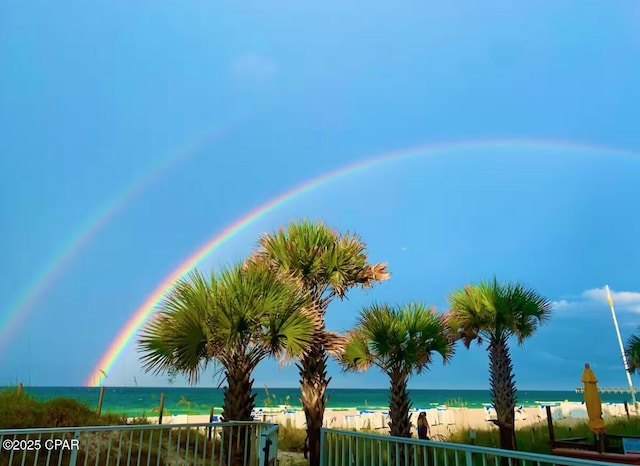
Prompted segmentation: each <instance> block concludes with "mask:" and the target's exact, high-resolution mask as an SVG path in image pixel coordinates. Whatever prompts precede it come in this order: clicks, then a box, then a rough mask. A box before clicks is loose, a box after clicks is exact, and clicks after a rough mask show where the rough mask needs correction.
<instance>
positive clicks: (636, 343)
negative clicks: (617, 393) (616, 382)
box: [624, 327, 640, 374]
mask: <svg viewBox="0 0 640 466" xmlns="http://www.w3.org/2000/svg"><path fill="white" fill-rule="evenodd" d="M637 332H638V333H637V334H633V335H631V337H629V339H628V340H627V344H626V345H625V347H624V351H625V353H627V365H628V366H629V372H630V373H631V374H633V373H634V372H637V371H640V327H638V330H637Z"/></svg>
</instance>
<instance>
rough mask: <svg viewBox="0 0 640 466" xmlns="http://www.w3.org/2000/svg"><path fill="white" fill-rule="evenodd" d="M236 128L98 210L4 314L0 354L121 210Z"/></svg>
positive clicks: (182, 154) (215, 134)
mask: <svg viewBox="0 0 640 466" xmlns="http://www.w3.org/2000/svg"><path fill="white" fill-rule="evenodd" d="M238 121H240V120H238ZM237 126H238V123H237V122H234V123H231V124H227V125H225V126H223V127H221V128H216V129H215V130H213V131H211V130H209V131H207V132H206V133H204V135H203V136H201V137H198V138H197V139H195V140H191V141H190V142H189V143H187V144H186V145H185V146H184V147H183V148H182V149H180V150H178V151H176V152H174V153H172V154H171V155H170V156H169V157H168V158H166V159H165V160H164V161H163V162H162V163H160V164H158V165H156V166H155V167H153V168H152V169H151V170H150V171H149V172H147V174H146V175H144V176H142V177H140V178H138V179H136V180H135V181H134V182H133V183H131V184H130V185H129V186H128V187H127V188H126V189H125V190H124V191H122V192H121V193H120V194H119V195H118V196H117V197H115V198H114V199H112V200H111V201H110V202H108V203H106V204H105V205H104V206H102V207H101V208H100V209H98V210H97V211H96V213H95V214H94V215H92V216H91V217H90V218H89V219H88V220H87V221H86V222H85V223H84V225H83V226H82V227H81V228H80V229H79V230H78V232H77V233H76V234H75V235H73V236H72V237H71V240H70V241H68V242H67V243H66V244H65V245H64V246H62V247H61V248H60V249H59V250H58V251H57V252H56V253H55V254H54V255H53V256H52V258H51V259H50V260H49V261H48V262H47V263H46V265H45V266H44V267H43V268H42V269H41V271H40V272H39V273H38V274H37V275H36V276H35V278H34V279H33V281H32V282H31V283H30V284H29V285H28V286H27V287H26V289H25V291H24V292H22V293H21V294H20V295H19V296H18V298H17V299H16V300H15V302H14V304H13V305H11V307H9V309H8V310H6V311H5V312H3V313H2V319H0V351H1V350H2V349H3V348H4V347H5V346H6V345H7V343H8V342H9V341H10V337H11V336H13V335H15V334H16V333H17V330H18V329H19V327H20V326H21V324H22V323H23V322H24V320H25V319H26V318H27V316H28V315H29V313H30V311H31V310H33V308H34V306H35V305H36V304H37V303H38V302H39V301H40V299H42V297H43V296H44V295H45V293H46V292H47V291H48V290H49V289H50V288H51V286H52V285H53V284H54V283H55V282H56V281H57V280H58V279H59V278H60V276H61V275H62V273H63V272H64V270H66V268H67V267H68V266H69V265H70V264H71V263H72V262H73V260H74V259H75V258H76V257H78V254H79V253H80V252H82V250H83V249H84V248H85V247H86V246H87V245H88V244H89V243H90V242H91V241H92V240H93V239H94V238H95V237H96V235H97V234H98V233H99V232H100V231H101V230H102V229H104V227H105V226H106V225H108V224H109V222H111V220H112V219H113V218H114V217H115V216H116V215H117V214H118V213H119V212H120V211H122V210H123V209H124V208H125V207H126V206H127V205H129V204H130V203H131V201H132V200H133V199H134V198H136V197H137V196H138V195H139V194H141V193H142V192H143V191H145V190H146V189H148V188H149V187H150V186H151V185H153V184H154V183H156V182H157V181H158V180H159V179H161V178H162V177H163V176H164V175H166V174H167V173H168V172H170V171H171V170H173V169H174V168H175V167H176V166H177V165H178V164H180V163H183V162H185V161H186V160H187V159H189V158H190V157H192V156H194V155H195V154H197V153H198V152H199V151H200V150H201V149H202V148H203V147H204V146H205V145H206V144H209V143H211V142H212V141H214V140H216V139H218V138H220V137H222V136H223V135H225V134H226V133H228V132H229V131H231V130H232V129H234V128H235V127H237Z"/></svg>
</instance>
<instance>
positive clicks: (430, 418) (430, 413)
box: [427, 408, 440, 426]
mask: <svg viewBox="0 0 640 466" xmlns="http://www.w3.org/2000/svg"><path fill="white" fill-rule="evenodd" d="M427 422H428V423H429V425H430V426H437V425H439V424H440V417H439V416H438V410H437V409H433V408H431V409H428V410H427Z"/></svg>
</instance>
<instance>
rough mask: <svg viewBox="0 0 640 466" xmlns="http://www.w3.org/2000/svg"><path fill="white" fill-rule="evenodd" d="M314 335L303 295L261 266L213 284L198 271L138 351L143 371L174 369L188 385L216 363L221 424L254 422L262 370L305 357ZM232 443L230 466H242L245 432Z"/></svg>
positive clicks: (177, 290) (166, 304)
mask: <svg viewBox="0 0 640 466" xmlns="http://www.w3.org/2000/svg"><path fill="white" fill-rule="evenodd" d="M313 329H314V321H313V315H312V314H311V313H310V312H309V300H308V298H307V296H306V294H304V293H302V292H301V291H300V290H299V289H298V288H297V287H295V286H294V285H293V284H292V283H290V282H288V281H285V280H282V279H281V278H280V277H279V276H278V275H277V274H274V273H272V271H271V270H270V269H269V268H268V267H267V266H265V265H264V264H260V263H255V262H250V263H245V264H239V265H236V266H235V267H233V268H230V269H226V270H223V271H222V272H221V273H219V274H215V273H213V272H212V273H211V274H210V276H208V277H205V276H204V275H203V274H202V273H200V272H197V271H194V272H191V273H190V274H189V276H188V277H187V278H186V279H182V280H180V281H179V282H178V283H177V284H176V285H175V287H174V288H173V289H172V291H171V293H170V294H169V295H168V296H167V297H166V298H165V300H164V301H163V302H162V303H161V305H160V308H159V310H158V311H157V313H156V314H155V315H154V316H153V317H152V319H151V321H150V322H149V323H148V324H147V325H146V327H145V328H144V329H143V331H142V335H141V337H140V340H139V350H140V351H141V353H142V358H141V359H142V362H143V367H144V370H145V371H147V372H153V373H156V374H158V373H164V372H167V371H168V370H174V371H177V372H179V373H182V374H184V375H186V376H187V379H188V381H189V382H190V383H191V384H195V383H197V382H198V379H199V375H200V372H201V371H202V370H203V369H205V368H206V367H207V365H208V364H209V363H212V362H213V361H217V362H218V363H219V364H220V366H221V368H222V369H223V371H224V379H225V381H226V386H225V387H224V399H223V407H222V419H223V420H224V421H250V420H252V411H253V409H254V408H255V397H256V394H255V393H253V379H252V373H253V371H254V369H255V368H256V366H257V365H258V363H259V362H260V361H262V360H263V359H265V358H267V357H270V356H274V357H277V358H279V360H280V361H281V362H282V363H284V362H286V361H288V360H291V359H292V358H293V357H295V356H299V355H301V354H303V352H304V351H305V350H306V349H307V348H309V346H310V344H311V341H312V340H311V337H312V335H313ZM232 435H233V434H232ZM233 436H234V437H235V438H238V439H239V441H238V447H237V448H234V453H233V460H232V462H233V464H241V462H242V460H243V449H242V447H241V445H242V444H243V441H242V439H241V438H240V437H241V436H242V432H237V433H236V435H233Z"/></svg>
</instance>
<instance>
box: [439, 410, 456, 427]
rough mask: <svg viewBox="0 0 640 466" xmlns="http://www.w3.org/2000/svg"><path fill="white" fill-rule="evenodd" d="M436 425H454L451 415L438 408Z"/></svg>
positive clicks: (447, 411)
mask: <svg viewBox="0 0 640 466" xmlns="http://www.w3.org/2000/svg"><path fill="white" fill-rule="evenodd" d="M437 411H438V423H439V424H441V425H444V426H450V425H452V424H455V420H454V419H453V414H452V413H451V411H449V410H448V409H447V408H438V409H437Z"/></svg>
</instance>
